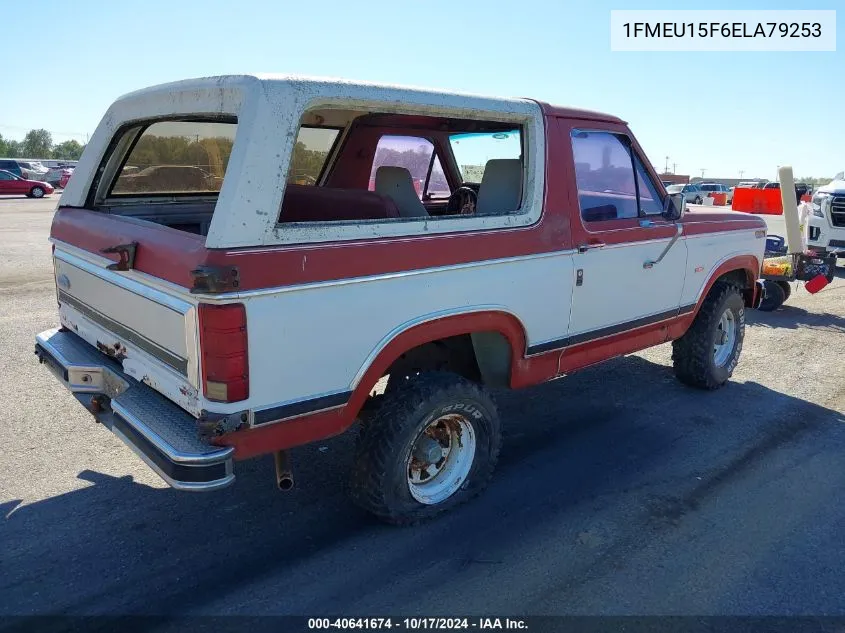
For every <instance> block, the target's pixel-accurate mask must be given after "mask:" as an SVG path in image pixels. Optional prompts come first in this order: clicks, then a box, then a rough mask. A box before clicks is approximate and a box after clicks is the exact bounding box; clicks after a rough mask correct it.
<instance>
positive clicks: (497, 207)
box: [475, 158, 522, 215]
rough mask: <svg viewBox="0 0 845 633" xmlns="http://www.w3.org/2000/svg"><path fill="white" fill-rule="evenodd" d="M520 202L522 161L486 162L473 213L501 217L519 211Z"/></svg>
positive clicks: (507, 159) (505, 159) (509, 159)
mask: <svg viewBox="0 0 845 633" xmlns="http://www.w3.org/2000/svg"><path fill="white" fill-rule="evenodd" d="M521 201H522V161H521V160H520V159H518V158H497V159H494V160H488V161H487V165H486V166H485V167H484V176H483V177H482V178H481V186H480V187H479V189H478V202H477V203H476V205H475V212H476V213H477V214H478V215H502V214H506V213H513V212H514V211H516V210H517V209H519V203H520V202H521Z"/></svg>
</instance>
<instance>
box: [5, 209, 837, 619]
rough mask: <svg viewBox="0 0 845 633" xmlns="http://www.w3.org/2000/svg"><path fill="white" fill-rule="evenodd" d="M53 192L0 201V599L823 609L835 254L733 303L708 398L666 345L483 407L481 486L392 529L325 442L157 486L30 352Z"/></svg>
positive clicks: (190, 605)
mask: <svg viewBox="0 0 845 633" xmlns="http://www.w3.org/2000/svg"><path fill="white" fill-rule="evenodd" d="M56 200H57V198H56V197H55V196H54V197H53V198H51V199H46V200H42V201H35V200H26V199H0V369H1V370H2V375H3V376H4V377H5V380H4V381H2V386H0V407H2V408H3V410H5V411H6V412H7V414H6V417H5V419H4V422H3V424H2V425H0V446H2V447H3V450H2V457H1V458H0V461H2V466H3V468H2V474H0V512H2V514H0V543H2V546H0V570H2V573H0V614H44V613H59V614H106V613H107V614H115V613H120V614H125V613H143V614H299V615H318V614H325V613H331V614H341V615H351V614H358V615H378V614H384V613H390V614H411V613H414V614H424V615H432V614H441V615H454V614H478V615H488V614H490V613H491V612H494V613H496V614H500V615H507V614H513V615H519V614H523V615H524V614H697V615H704V614H840V615H845V601H843V599H842V596H843V595H845V576H843V574H842V573H841V570H842V569H843V568H845V541H843V539H842V526H843V524H845V506H843V504H842V503H841V497H840V495H842V494H843V493H845V424H843V423H844V422H845V413H843V412H844V411H845V363H843V362H842V359H843V356H844V355H845V354H844V353H845V301H843V299H845V269H842V268H840V269H839V270H838V271H837V272H838V278H837V280H836V281H835V282H834V283H833V284H832V285H831V286H829V287H828V288H826V289H825V290H824V291H822V292H821V293H819V294H818V295H815V296H811V295H809V294H808V293H807V292H806V291H804V290H803V289H800V288H799V289H796V290H795V291H794V292H793V296H792V298H791V299H790V300H789V302H788V303H787V304H786V306H785V307H784V308H783V309H781V310H779V311H778V312H776V313H770V314H766V313H755V312H753V311H752V312H750V313H749V316H748V328H747V336H746V341H745V347H744V350H743V357H742V360H741V361H740V364H739V366H738V368H737V370H736V372H735V374H734V378H733V380H732V381H731V383H730V384H729V385H728V386H727V387H725V388H724V389H722V390H719V391H718V392H715V393H701V392H698V391H694V390H690V389H688V388H685V387H683V386H681V385H680V384H678V383H677V382H676V381H675V379H674V377H673V375H672V371H671V367H670V355H671V349H670V347H669V346H668V345H664V346H660V347H657V348H654V349H650V350H647V351H645V352H643V353H640V354H635V355H631V356H627V357H624V358H619V359H616V360H613V361H610V362H608V363H605V364H603V365H601V366H598V367H595V368H592V369H588V370H585V371H583V372H581V373H579V374H576V375H573V376H571V377H568V378H566V379H563V380H559V381H555V382H552V383H548V384H546V385H542V386H539V387H535V388H530V389H526V390H523V391H520V392H514V393H504V392H503V393H499V394H497V399H498V402H499V405H500V408H501V413H502V417H503V419H504V420H505V421H506V422H505V424H506V428H505V432H506V434H505V444H504V449H503V452H502V458H501V463H500V468H499V470H498V472H497V476H496V477H495V478H494V481H493V483H492V485H491V487H490V489H489V490H488V491H487V493H486V494H485V495H483V496H482V497H480V498H479V499H477V500H475V501H473V502H472V503H470V504H468V505H466V506H464V507H463V508H461V509H459V510H458V511H456V512H454V513H452V514H451V515H449V516H446V517H444V518H443V519H442V520H438V521H436V522H433V523H429V524H426V525H423V526H420V527H417V528H412V529H396V528H390V527H386V526H383V525H380V524H379V523H376V522H375V521H373V520H371V519H370V518H369V517H368V516H366V515H364V514H361V513H360V512H358V511H357V510H356V509H354V508H353V507H352V506H351V505H350V504H349V503H348V502H347V501H346V499H345V496H344V494H343V490H342V489H343V484H344V473H345V469H346V466H347V464H348V461H349V458H350V448H351V441H350V440H351V437H350V435H349V434H347V435H344V436H341V437H339V438H335V439H333V440H331V441H328V442H325V443H323V444H319V445H314V446H308V447H304V448H301V449H298V450H296V451H295V452H294V463H295V467H296V476H297V482H298V488H297V489H296V490H295V491H294V492H291V493H287V494H282V493H279V492H277V491H276V490H275V489H274V487H273V481H272V468H273V467H272V460H271V459H258V460H253V461H250V462H244V463H239V464H238V465H237V466H238V469H237V475H238V481H237V483H236V484H235V485H234V486H233V487H231V488H229V489H227V490H224V491H221V492H218V493H213V494H208V495H189V494H185V493H179V492H176V491H173V490H170V489H168V488H166V487H165V486H164V484H163V483H162V482H161V481H160V480H159V479H158V478H157V477H156V476H155V475H154V474H152V472H151V471H150V470H149V469H148V468H147V467H146V466H144V464H143V463H142V462H141V461H140V460H139V459H137V458H136V457H135V456H134V454H133V453H131V452H130V450H129V449H128V448H126V447H125V446H123V445H122V444H121V442H120V441H119V440H118V439H117V438H115V437H114V436H112V435H111V434H110V433H108V432H107V431H106V430H105V429H103V428H101V427H99V426H97V425H96V424H94V423H93V422H92V419H91V418H90V417H89V416H88V415H87V414H86V412H85V411H83V410H82V409H81V407H79V405H78V404H77V403H76V401H75V400H73V399H72V398H71V396H70V395H69V394H67V393H66V392H65V391H64V390H62V389H60V388H59V386H58V385H57V383H56V381H55V380H54V378H53V377H52V375H50V374H49V373H48V372H47V371H46V370H44V369H42V368H41V367H39V365H38V364H37V363H36V362H35V358H34V356H33V354H32V346H33V336H34V335H35V333H37V332H39V331H41V330H44V329H47V328H48V327H52V326H53V325H54V324H55V323H56V316H55V295H54V289H53V284H52V281H51V264H50V258H49V253H50V250H49V246H48V245H47V243H46V241H45V240H46V236H47V233H48V227H49V222H50V219H51V212H52V210H53V208H54V207H55V204H56Z"/></svg>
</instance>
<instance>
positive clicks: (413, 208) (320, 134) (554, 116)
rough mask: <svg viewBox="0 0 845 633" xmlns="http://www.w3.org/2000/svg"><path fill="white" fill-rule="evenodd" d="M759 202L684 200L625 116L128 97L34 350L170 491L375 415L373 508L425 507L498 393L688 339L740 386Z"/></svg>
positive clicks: (698, 380)
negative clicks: (735, 206)
mask: <svg viewBox="0 0 845 633" xmlns="http://www.w3.org/2000/svg"><path fill="white" fill-rule="evenodd" d="M765 235H766V230H765V224H764V223H763V221H762V220H760V219H759V218H756V217H753V216H749V215H745V214H740V213H733V212H730V211H724V210H714V209H706V210H705V209H702V210H695V211H689V212H686V211H685V206H684V204H683V202H682V201H681V200H679V199H676V198H673V197H671V196H669V195H667V194H666V191H665V189H664V187H663V185H662V184H661V182H660V180H659V179H658V177H657V174H656V172H655V170H654V169H653V167H652V166H651V164H650V163H649V161H648V159H647V158H646V156H645V154H644V153H643V151H642V149H641V148H640V146H639V145H638V143H637V141H636V139H635V138H634V136H633V135H632V134H631V131H630V130H629V129H628V127H627V125H626V124H625V122H624V121H621V120H620V119H618V118H616V117H614V116H610V115H606V114H600V113H596V112H588V111H584V110H575V109H569V108H561V107H555V106H551V105H548V104H545V103H541V102H538V101H532V100H527V99H502V98H486V97H477V96H467V95H458V94H450V93H443V92H434V91H424V90H416V89H406V88H399V87H393V86H381V85H371V84H361V83H350V82H341V81H324V80H311V79H303V78H297V77H281V76H269V77H264V76H262V77H256V76H227V77H217V78H206V79H197V80H189V81H183V82H178V83H173V84H167V85H162V86H157V87H153V88H149V89H146V90H142V91H140V92H135V93H132V94H129V95H126V96H124V97H122V98H120V99H119V100H118V101H117V102H116V103H114V104H113V105H112V106H111V108H109V110H108V112H107V113H106V115H105V116H104V117H103V119H102V122H101V123H100V125H99V126H98V128H97V130H96V132H95V134H94V136H93V137H92V139H91V141H90V143H89V144H88V146H87V147H86V149H85V152H84V155H83V156H82V158H81V160H80V161H79V165H78V167H77V169H76V171H75V173H74V176H73V178H72V179H71V180H70V182H69V184H68V186H67V188H66V189H65V190H64V192H63V193H62V197H61V200H60V203H59V208H58V211H57V213H56V215H55V219H54V221H53V225H52V230H51V241H52V244H53V249H54V255H53V257H54V263H55V276H56V288H57V299H58V305H59V321H60V327H58V328H56V329H53V330H50V331H47V332H42V333H41V334H39V335H38V336H37V339H36V353H37V355H38V357H39V359H40V360H41V361H42V362H43V363H44V364H46V365H47V366H49V367H50V368H51V369H52V370H53V371H54V372H55V373H56V375H57V376H58V378H59V380H60V381H61V382H62V383H63V384H64V386H65V387H67V388H68V389H69V390H70V391H71V392H72V393H73V394H74V396H76V398H77V399H78V400H79V401H80V402H81V403H82V404H83V405H84V406H86V407H87V408H88V409H89V410H90V411H91V413H92V414H93V415H94V416H95V417H96V419H97V420H98V421H100V422H102V423H103V424H104V426H106V427H108V428H109V429H111V430H112V431H113V432H114V433H116V434H117V435H118V436H119V437H120V438H121V439H123V441H125V442H126V443H127V444H128V445H129V446H130V447H131V448H132V449H133V450H135V451H136V452H137V453H138V455H139V456H140V457H141V458H142V459H143V460H144V461H146V462H147V464H149V466H150V467H151V468H153V469H154V470H155V471H156V472H157V473H159V474H160V475H161V477H162V478H164V480H165V481H167V482H169V483H170V484H171V485H172V486H174V487H176V488H180V489H183V490H210V489H214V488H219V487H222V486H226V485H229V484H231V483H232V481H233V479H234V461H235V460H239V459H247V458H250V457H253V456H256V455H261V454H275V456H276V465H277V481H278V484H279V486H280V487H282V488H288V487H290V486H291V485H292V483H293V479H292V475H291V471H290V465H289V462H288V460H287V449H289V448H291V447H294V446H298V445H302V444H305V443H307V442H314V441H319V440H321V439H323V438H327V437H330V436H333V435H336V434H339V433H341V432H343V431H345V430H346V429H348V428H349V427H351V426H352V425H353V423H355V422H356V421H361V435H360V438H359V442H358V444H357V448H356V454H355V458H354V464H353V466H352V468H351V474H350V489H351V492H352V497H353V499H354V500H355V501H356V502H357V503H358V504H359V505H360V506H362V507H363V508H365V509H367V510H369V511H371V512H372V513H374V514H375V515H377V516H378V517H380V518H382V519H384V520H386V521H388V522H392V523H413V522H415V521H418V520H421V519H425V518H428V517H431V516H433V515H435V514H438V513H439V512H442V511H444V510H446V509H448V508H450V507H452V506H454V505H455V504H457V503H460V502H461V501H463V500H465V499H467V498H469V497H470V496H472V495H473V494H475V493H477V492H478V491H479V490H481V489H482V488H483V487H484V486H485V484H486V483H487V481H488V479H489V478H490V476H491V474H492V472H493V469H494V466H495V464H496V460H497V457H498V453H499V447H500V443H501V434H500V422H499V417H498V414H497V413H496V406H495V404H494V402H493V399H492V398H491V396H490V395H489V391H488V389H489V388H490V387H510V388H519V387H527V386H529V385H534V384H537V383H541V382H543V381H547V380H551V379H554V378H559V377H561V376H564V375H566V374H570V373H572V372H575V371H577V370H579V369H582V368H584V367H587V366H589V365H592V364H594V363H598V362H600V361H603V360H605V359H609V358H613V357H615V356H619V355H623V354H628V353H631V352H635V351H637V350H641V349H643V348H646V347H649V346H653V345H659V344H661V343H664V342H667V341H673V346H674V347H673V362H674V367H675V372H676V373H677V375H678V377H679V378H680V379H681V380H682V381H683V382H685V383H687V384H689V385H692V386H696V387H701V388H705V389H714V388H717V387H719V386H721V385H723V384H724V383H725V382H726V381H727V380H728V379H729V377H730V375H731V373H732V371H733V369H734V367H735V366H736V364H737V361H738V359H739V355H740V350H741V349H742V343H743V336H744V326H745V320H744V319H745V312H744V310H745V308H747V307H754V306H756V302H757V301H758V300H759V298H760V294H761V293H760V292H759V286H758V283H757V282H758V278H759V273H760V268H761V261H762V257H763V252H764V249H765Z"/></svg>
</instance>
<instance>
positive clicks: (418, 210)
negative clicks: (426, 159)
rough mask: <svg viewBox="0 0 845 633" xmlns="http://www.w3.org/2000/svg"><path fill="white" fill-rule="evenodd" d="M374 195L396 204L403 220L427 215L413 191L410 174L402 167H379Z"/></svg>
mask: <svg viewBox="0 0 845 633" xmlns="http://www.w3.org/2000/svg"><path fill="white" fill-rule="evenodd" d="M376 193H380V194H381V195H383V196H387V197H388V198H390V199H391V200H393V202H395V203H396V207H397V208H398V209H399V215H400V216H402V217H403V218H419V217H425V216H427V215H428V211H426V209H425V206H423V203H422V202H420V198H419V196H418V195H417V192H416V190H415V189H414V183H413V181H412V180H411V172H409V171H408V170H407V169H405V168H404V167H379V168H378V169H377V170H376Z"/></svg>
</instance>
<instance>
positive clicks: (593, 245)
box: [578, 242, 607, 253]
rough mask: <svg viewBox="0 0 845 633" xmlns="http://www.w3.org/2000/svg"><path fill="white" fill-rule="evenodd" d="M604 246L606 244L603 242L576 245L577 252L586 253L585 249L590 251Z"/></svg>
mask: <svg viewBox="0 0 845 633" xmlns="http://www.w3.org/2000/svg"><path fill="white" fill-rule="evenodd" d="M605 246H607V244H605V243H604V242H590V243H588V244H581V245H580V246H579V247H578V252H579V253H586V252H587V251H591V250H593V249H594V248H604V247H605Z"/></svg>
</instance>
